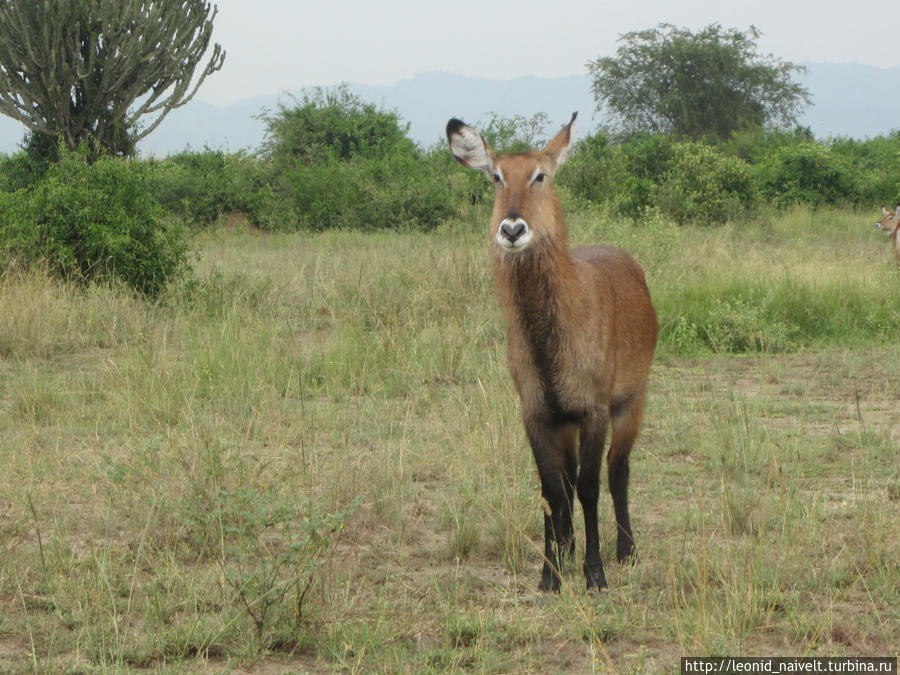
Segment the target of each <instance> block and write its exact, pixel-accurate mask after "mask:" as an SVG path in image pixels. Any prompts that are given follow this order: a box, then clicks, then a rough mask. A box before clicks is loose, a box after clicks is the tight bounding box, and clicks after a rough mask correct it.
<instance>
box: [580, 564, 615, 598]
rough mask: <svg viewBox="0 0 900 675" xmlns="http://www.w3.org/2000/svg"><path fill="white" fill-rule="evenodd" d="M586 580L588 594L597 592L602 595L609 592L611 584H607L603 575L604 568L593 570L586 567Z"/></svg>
mask: <svg viewBox="0 0 900 675" xmlns="http://www.w3.org/2000/svg"><path fill="white" fill-rule="evenodd" d="M584 578H585V583H586V584H587V589H588V592H592V591H597V592H601V593H602V592H605V591H608V590H609V584H608V583H606V575H605V574H604V573H603V568H602V567H598V568H597V569H593V570H591V569H588V568H587V567H585V568H584Z"/></svg>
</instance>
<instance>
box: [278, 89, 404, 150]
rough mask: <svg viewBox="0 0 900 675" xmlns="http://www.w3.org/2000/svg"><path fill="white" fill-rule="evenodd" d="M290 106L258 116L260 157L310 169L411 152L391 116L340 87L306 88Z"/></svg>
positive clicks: (398, 124)
mask: <svg viewBox="0 0 900 675" xmlns="http://www.w3.org/2000/svg"><path fill="white" fill-rule="evenodd" d="M294 103H295V105H293V106H286V105H283V104H281V105H279V108H278V112H277V113H264V114H263V115H261V118H262V120H263V121H264V122H265V124H266V136H267V138H266V142H265V143H264V145H263V155H264V156H266V157H268V158H271V159H274V160H276V161H282V160H288V161H289V163H294V162H300V163H301V164H316V163H320V162H327V161H328V160H332V159H336V160H347V159H353V158H356V157H363V158H368V159H373V158H376V157H381V156H383V155H385V154H387V153H391V152H393V151H395V150H398V149H399V150H402V151H404V152H407V153H414V152H415V144H414V143H413V142H412V141H411V140H410V139H409V138H407V137H406V132H407V129H408V125H401V123H400V118H399V116H398V115H397V113H394V112H389V111H385V110H379V109H378V108H376V107H375V106H374V105H373V104H371V103H366V102H364V101H363V100H361V99H360V98H359V97H357V96H355V95H354V94H352V93H351V92H350V91H349V90H348V89H347V87H346V86H341V87H337V88H336V89H333V90H327V89H312V90H310V91H307V92H305V93H304V95H303V97H302V99H300V100H295V101H294Z"/></svg>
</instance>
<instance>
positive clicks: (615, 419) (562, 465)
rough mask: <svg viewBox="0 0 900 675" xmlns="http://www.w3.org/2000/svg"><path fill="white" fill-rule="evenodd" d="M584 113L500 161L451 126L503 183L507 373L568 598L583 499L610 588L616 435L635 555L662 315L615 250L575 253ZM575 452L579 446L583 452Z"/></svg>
mask: <svg viewBox="0 0 900 675" xmlns="http://www.w3.org/2000/svg"><path fill="white" fill-rule="evenodd" d="M574 122H575V114H573V115H572V119H571V121H570V122H569V124H568V125H566V126H565V127H563V129H562V130H561V131H560V132H559V133H558V134H557V135H556V137H554V138H553V140H551V141H550V143H549V144H548V145H547V147H546V148H544V150H542V151H535V152H530V153H527V154H518V155H500V156H497V155H495V154H494V151H493V150H492V149H491V147H490V146H489V145H488V143H487V141H485V140H484V138H483V137H482V136H481V134H479V133H478V132H477V131H475V130H474V129H472V128H471V127H469V126H467V125H465V124H464V123H463V122H461V121H460V120H457V119H452V120H450V122H449V123H448V124H447V138H448V140H449V141H450V148H451V151H452V152H453V155H454V156H455V157H456V159H457V160H459V162H460V163H462V164H463V165H464V166H467V167H469V168H472V169H478V170H480V171H482V172H483V173H484V174H485V175H486V176H487V177H488V178H489V179H490V180H491V181H493V183H494V185H495V196H494V210H493V214H492V215H491V232H490V239H491V252H492V259H493V268H494V280H495V283H496V287H497V293H498V296H499V300H500V305H501V307H502V309H503V313H504V315H505V318H506V323H507V352H508V359H509V369H510V372H511V374H512V379H513V382H514V384H515V386H516V389H517V390H518V393H519V397H520V399H521V403H522V415H523V421H524V424H525V431H526V434H527V436H528V440H529V442H530V444H531V450H532V453H533V455H534V459H535V462H536V464H537V469H538V474H539V476H540V480H541V496H542V497H543V500H544V503H543V506H544V514H545V515H544V551H545V558H544V567H543V570H542V572H541V582H540V586H539V588H540V589H541V590H545V591H546V590H559V587H560V576H559V570H560V560H561V558H564V557H566V556H572V555H574V551H575V540H574V530H573V525H572V512H573V507H574V494H575V492H576V491H577V494H578V499H579V501H580V502H581V507H582V510H583V512H584V525H585V555H584V567H583V569H584V574H585V577H586V580H587V587H588V589H589V590H591V589H600V590H602V589H605V588H606V587H607V583H606V575H605V574H604V571H603V563H602V562H601V560H600V540H599V532H598V527H597V501H598V497H599V492H600V465H601V461H602V457H603V448H604V444H605V442H606V435H607V428H608V427H609V426H611V427H612V440H611V444H610V448H609V458H608V462H609V468H608V473H609V490H610V493H611V494H612V500H613V506H614V510H615V516H616V524H617V526H618V537H617V546H616V551H617V557H618V559H619V561H620V562H624V561H625V560H628V559H630V558H631V557H632V555H633V553H634V541H633V539H632V534H631V524H630V520H629V515H628V473H629V469H628V456H629V453H630V452H631V447H632V445H633V444H634V441H635V438H636V437H637V435H638V431H639V430H640V426H641V419H642V416H643V411H644V401H645V395H646V388H647V376H648V374H649V372H650V363H651V361H652V359H653V350H654V349H655V347H656V333H657V323H656V312H655V311H654V309H653V305H652V304H651V302H650V294H649V292H648V290H647V284H646V282H645V280H644V273H643V271H642V270H641V268H640V266H639V265H638V264H637V263H636V262H635V261H634V259H633V258H632V257H631V256H629V255H628V254H627V253H625V252H624V251H621V250H620V249H618V248H614V247H612V246H589V247H583V248H576V249H573V250H571V251H569V250H568V246H567V235H566V225H565V223H564V222H563V217H562V210H561V208H560V204H559V200H558V199H557V197H556V195H555V194H554V192H553V185H552V183H553V176H554V174H555V173H556V170H557V168H558V167H559V166H560V164H562V163H563V162H564V161H565V160H566V158H567V156H568V154H569V150H570V148H571V147H572V143H573V140H574ZM576 446H577V447H576Z"/></svg>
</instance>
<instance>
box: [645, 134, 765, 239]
mask: <svg viewBox="0 0 900 675" xmlns="http://www.w3.org/2000/svg"><path fill="white" fill-rule="evenodd" d="M674 152H675V154H674V158H673V160H672V162H671V163H670V165H669V167H668V169H667V170H666V173H665V174H664V175H663V178H662V180H661V181H660V183H659V184H658V185H657V186H656V187H655V188H654V189H653V191H652V199H653V201H654V203H655V205H656V206H657V207H658V208H659V209H660V210H662V212H663V213H665V214H667V215H669V216H671V217H672V218H673V219H674V220H675V222H677V223H679V224H683V223H687V222H698V223H704V224H721V223H725V222H726V221H728V220H730V219H733V218H734V217H735V216H737V215H743V214H746V213H748V212H751V211H752V210H753V209H754V206H755V204H756V199H757V192H756V187H755V185H754V183H753V179H752V176H751V173H750V167H749V165H748V164H747V163H746V162H745V161H744V160H742V159H740V158H738V157H728V156H725V155H722V154H720V153H719V152H717V151H716V150H715V149H713V148H711V147H709V146H707V145H701V144H698V143H679V144H678V145H676V146H675V149H674Z"/></svg>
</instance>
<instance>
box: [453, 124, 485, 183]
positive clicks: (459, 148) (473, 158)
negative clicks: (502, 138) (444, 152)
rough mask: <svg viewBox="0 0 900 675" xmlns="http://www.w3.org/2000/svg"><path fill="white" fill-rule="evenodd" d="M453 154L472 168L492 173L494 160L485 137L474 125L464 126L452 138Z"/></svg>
mask: <svg viewBox="0 0 900 675" xmlns="http://www.w3.org/2000/svg"><path fill="white" fill-rule="evenodd" d="M450 150H451V152H452V153H453V155H454V156H455V157H456V158H457V159H459V160H460V161H462V163H463V164H465V165H466V166H467V167H469V168H470V169H479V170H481V171H484V172H485V173H490V170H491V167H492V166H493V164H494V160H493V158H492V157H491V155H490V153H489V152H488V151H487V148H486V147H485V145H484V139H483V138H482V137H481V134H479V133H478V132H477V131H475V130H474V129H473V128H472V127H468V126H463V127H460V128H459V130H458V131H457V132H456V133H455V134H453V136H452V138H451V139H450Z"/></svg>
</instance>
